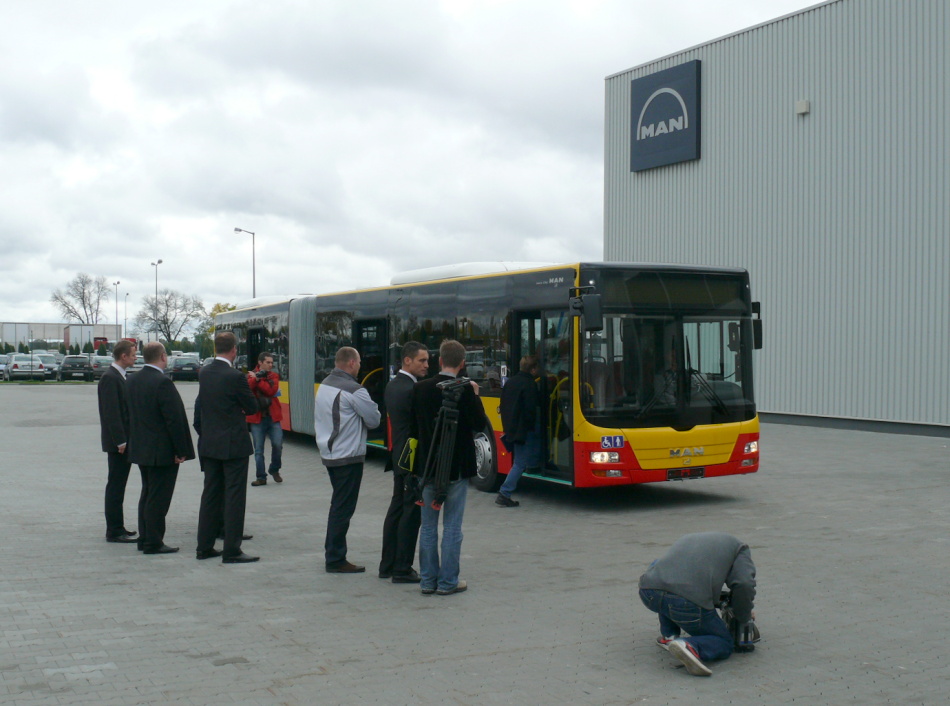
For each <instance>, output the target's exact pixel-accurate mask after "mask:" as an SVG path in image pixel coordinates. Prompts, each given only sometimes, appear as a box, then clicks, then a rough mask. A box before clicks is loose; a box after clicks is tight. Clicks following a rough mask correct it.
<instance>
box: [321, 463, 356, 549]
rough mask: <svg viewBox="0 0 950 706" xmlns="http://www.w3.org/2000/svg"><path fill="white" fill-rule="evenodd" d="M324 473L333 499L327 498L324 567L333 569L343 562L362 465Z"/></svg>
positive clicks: (346, 466)
mask: <svg viewBox="0 0 950 706" xmlns="http://www.w3.org/2000/svg"><path fill="white" fill-rule="evenodd" d="M327 473H329V474H330V483H331V485H333V496H332V497H331V498H330V514H329V515H328V516H327V540H326V542H325V544H324V549H325V550H326V562H327V566H333V565H334V564H342V563H343V562H344V561H346V533H347V530H349V529H350V520H351V519H352V517H353V513H354V512H355V511H356V501H357V500H358V499H359V497H360V484H361V483H362V482H363V464H362V463H348V464H346V465H345V466H333V467H328V468H327Z"/></svg>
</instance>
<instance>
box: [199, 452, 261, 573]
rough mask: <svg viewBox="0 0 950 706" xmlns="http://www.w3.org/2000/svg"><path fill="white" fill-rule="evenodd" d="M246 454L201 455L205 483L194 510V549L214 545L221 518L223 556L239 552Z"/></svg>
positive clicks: (207, 547) (244, 497)
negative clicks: (195, 538) (238, 455)
mask: <svg viewBox="0 0 950 706" xmlns="http://www.w3.org/2000/svg"><path fill="white" fill-rule="evenodd" d="M249 460H250V457H249V456H242V457H240V458H228V459H219V458H208V457H206V456H203V457H202V458H201V470H202V471H204V474H205V487H204V490H203V491H202V493H201V509H200V510H199V511H198V551H199V552H203V551H208V550H209V549H214V540H215V539H217V538H218V533H219V532H220V531H221V518H222V517H223V518H224V547H223V556H225V557H230V556H237V555H238V554H240V553H241V537H242V536H243V535H244V510H245V507H246V505H247V469H248V463H249Z"/></svg>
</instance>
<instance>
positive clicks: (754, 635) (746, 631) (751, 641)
mask: <svg viewBox="0 0 950 706" xmlns="http://www.w3.org/2000/svg"><path fill="white" fill-rule="evenodd" d="M716 607H717V608H718V609H719V614H720V615H721V616H722V620H723V622H725V624H726V627H727V628H729V632H730V633H732V641H733V645H734V646H735V650H736V652H752V651H753V650H755V643H756V642H758V641H759V640H761V639H762V636H761V635H760V634H759V629H758V628H757V627H756V626H755V621H754V620H751V619H750V620H749V621H748V622H745V623H740V622H739V621H738V620H736V616H735V613H733V612H732V591H730V590H728V589H723V591H722V593H720V594H719V602H718V603H717V604H716Z"/></svg>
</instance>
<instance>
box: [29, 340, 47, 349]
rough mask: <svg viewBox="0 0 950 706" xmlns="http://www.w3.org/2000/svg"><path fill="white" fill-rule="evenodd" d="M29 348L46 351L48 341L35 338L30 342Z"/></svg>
mask: <svg viewBox="0 0 950 706" xmlns="http://www.w3.org/2000/svg"><path fill="white" fill-rule="evenodd" d="M30 348H32V349H33V350H37V349H39V350H41V351H47V350H49V343H47V342H46V341H44V340H43V339H42V338H37V339H36V340H35V341H33V342H31V343H30Z"/></svg>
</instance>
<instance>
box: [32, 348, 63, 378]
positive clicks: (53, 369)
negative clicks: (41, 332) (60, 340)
mask: <svg viewBox="0 0 950 706" xmlns="http://www.w3.org/2000/svg"><path fill="white" fill-rule="evenodd" d="M36 357H37V358H39V359H40V360H42V361H43V367H44V368H45V369H46V379H47V380H55V379H56V373H58V372H59V361H58V360H56V356H55V355H53V354H52V353H40V354H39V355H37V356H36Z"/></svg>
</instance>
